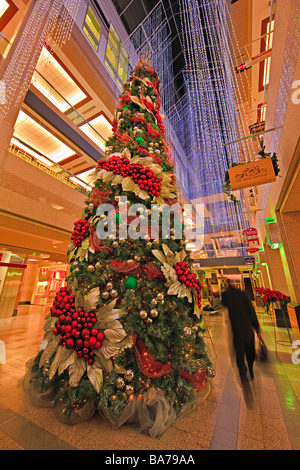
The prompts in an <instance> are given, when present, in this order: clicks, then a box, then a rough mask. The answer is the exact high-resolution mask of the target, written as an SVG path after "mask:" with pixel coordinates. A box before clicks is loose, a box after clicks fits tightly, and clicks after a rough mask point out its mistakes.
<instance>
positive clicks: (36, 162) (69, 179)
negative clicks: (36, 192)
mask: <svg viewBox="0 0 300 470" xmlns="http://www.w3.org/2000/svg"><path fill="white" fill-rule="evenodd" d="M22 146H26V147H28V144H26V143H25V142H22V141H21V140H20V139H17V138H16V137H13V139H12V141H11V142H10V144H9V151H10V152H11V153H13V154H14V155H16V156H17V157H19V158H21V159H22V160H25V161H26V162H27V163H30V164H31V165H33V166H35V167H36V168H38V169H39V170H42V171H43V172H45V173H47V174H48V175H50V176H52V177H53V178H55V179H57V180H59V181H61V182H62V183H64V184H66V185H67V186H70V187H71V188H73V189H76V190H77V191H79V192H81V193H82V194H85V195H86V194H87V193H88V191H90V190H91V189H92V187H91V186H90V185H89V184H88V183H87V182H86V181H84V180H82V179H81V178H79V177H78V176H76V175H74V174H73V173H72V172H70V171H69V170H67V169H66V168H64V167H62V166H60V165H59V164H58V163H54V162H53V161H52V160H50V159H49V158H48V157H47V156H46V155H43V154H41V153H40V152H37V151H36V150H34V149H33V152H34V154H35V157H33V156H32V155H31V154H30V153H28V152H26V150H22V149H20V147H22Z"/></svg>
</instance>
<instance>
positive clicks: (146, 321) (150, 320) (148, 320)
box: [144, 317, 153, 325]
mask: <svg viewBox="0 0 300 470" xmlns="http://www.w3.org/2000/svg"><path fill="white" fill-rule="evenodd" d="M144 321H145V323H146V324H147V325H151V323H152V322H153V320H152V318H149V317H148V318H146V320H144Z"/></svg>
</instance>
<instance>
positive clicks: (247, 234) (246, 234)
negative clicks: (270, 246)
mask: <svg viewBox="0 0 300 470" xmlns="http://www.w3.org/2000/svg"><path fill="white" fill-rule="evenodd" d="M242 233H243V242H244V244H245V245H247V246H249V247H251V246H253V245H255V246H258V245H259V238H258V234H257V230H256V228H254V227H250V228H247V229H245V230H243V232H242Z"/></svg>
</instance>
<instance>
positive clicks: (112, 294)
mask: <svg viewBox="0 0 300 470" xmlns="http://www.w3.org/2000/svg"><path fill="white" fill-rule="evenodd" d="M109 294H110V296H111V298H112V299H115V298H116V297H118V291H117V290H116V289H112V290H111V291H110V293H109Z"/></svg>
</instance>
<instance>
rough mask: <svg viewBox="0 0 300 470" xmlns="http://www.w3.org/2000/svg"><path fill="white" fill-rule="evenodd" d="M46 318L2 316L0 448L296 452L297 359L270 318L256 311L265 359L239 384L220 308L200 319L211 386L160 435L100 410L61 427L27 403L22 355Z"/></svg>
mask: <svg viewBox="0 0 300 470" xmlns="http://www.w3.org/2000/svg"><path fill="white" fill-rule="evenodd" d="M44 317H45V311H44V308H43V307H35V306H32V307H21V308H20V309H19V312H18V315H17V316H15V317H12V318H5V319H2V320H1V319H0V340H2V341H4V342H5V346H6V361H5V364H0V449H1V450H24V449H25V450H115V451H117V450H300V364H293V363H292V360H291V355H292V348H291V344H290V341H289V335H288V333H287V330H286V329H278V328H276V330H274V326H273V324H272V321H271V320H272V317H270V316H268V315H266V314H264V313H259V319H260V323H261V325H262V329H263V333H264V338H265V341H266V343H267V345H268V348H269V361H268V362H267V363H263V362H260V361H257V362H256V363H255V378H254V380H253V382H249V385H248V386H247V387H242V386H241V384H240V382H239V380H238V377H237V374H236V367H235V364H234V362H232V360H231V353H230V341H229V340H228V331H227V330H228V324H227V322H226V315H225V312H221V313H220V314H219V315H214V316H212V315H211V316H205V322H206V326H207V335H206V343H207V347H208V348H209V350H210V353H211V357H212V359H213V361H214V366H215V369H216V377H215V378H214V379H210V386H211V391H210V393H209V396H208V397H207V399H206V400H205V401H204V403H202V404H200V405H198V407H197V409H195V410H194V411H192V412H191V413H190V414H188V415H187V416H185V417H183V418H182V419H180V420H178V421H177V422H176V423H175V424H173V425H172V426H171V427H170V428H169V429H168V430H167V431H166V432H165V433H164V434H163V435H162V436H161V437H159V438H151V437H149V436H148V435H145V434H136V432H135V431H134V430H132V429H131V428H129V427H127V426H123V427H122V428H121V429H119V430H114V429H112V428H111V427H110V424H109V423H108V422H107V421H104V420H103V419H101V417H100V416H99V415H98V414H96V415H95V416H94V417H93V418H92V419H91V420H89V421H87V422H84V423H81V424H78V425H75V426H73V425H67V424H64V423H62V422H61V421H60V420H59V419H58V417H57V416H56V414H55V411H54V410H52V409H40V408H35V407H33V406H32V404H31V403H30V402H29V400H28V398H27V396H26V395H25V393H24V390H23V386H22V378H23V376H24V373H25V364H26V362H27V360H28V359H30V358H32V357H34V356H35V355H36V353H37V350H38V346H39V344H40V341H41V338H42V335H43V325H44ZM275 334H276V336H275ZM291 338H292V340H295V339H299V331H295V330H291ZM275 339H276V342H275Z"/></svg>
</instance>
